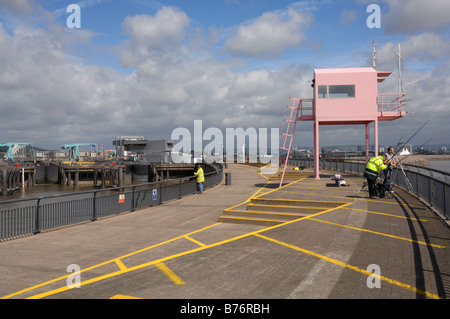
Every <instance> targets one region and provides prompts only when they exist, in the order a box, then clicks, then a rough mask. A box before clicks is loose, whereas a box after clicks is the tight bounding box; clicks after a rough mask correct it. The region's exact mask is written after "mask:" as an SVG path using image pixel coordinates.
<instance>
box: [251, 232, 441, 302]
mask: <svg viewBox="0 0 450 319" xmlns="http://www.w3.org/2000/svg"><path fill="white" fill-rule="evenodd" d="M255 236H257V237H260V238H262V239H265V240H269V241H271V242H274V243H276V244H279V245H282V246H285V247H288V248H291V249H294V250H297V251H300V252H302V253H305V254H308V255H311V256H314V257H316V258H320V259H323V260H325V261H327V262H330V263H333V264H335V265H338V266H341V267H344V268H348V269H351V270H354V271H356V272H359V273H362V274H364V275H366V276H372V277H373V278H378V279H380V280H382V281H384V282H387V283H390V284H392V285H396V286H398V287H401V288H404V289H407V290H410V291H412V292H414V293H418V294H421V295H425V296H427V297H429V298H432V299H441V297H439V296H438V295H436V294H434V293H431V292H428V291H426V290H421V289H418V288H416V287H413V286H411V285H408V284H405V283H402V282H400V281H397V280H394V279H390V278H388V277H385V276H380V275H377V274H375V273H372V272H369V271H367V270H364V269H361V268H358V267H355V266H352V265H349V264H347V263H344V262H342V261H339V260H337V259H334V258H330V257H327V256H324V255H321V254H318V253H315V252H313V251H310V250H306V249H303V248H300V247H298V246H294V245H291V244H288V243H285V242H282V241H279V240H276V239H273V238H270V237H267V236H263V235H260V234H255Z"/></svg>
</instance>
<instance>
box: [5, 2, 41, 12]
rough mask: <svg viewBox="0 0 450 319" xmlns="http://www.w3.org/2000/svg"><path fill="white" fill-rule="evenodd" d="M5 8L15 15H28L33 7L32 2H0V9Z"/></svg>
mask: <svg viewBox="0 0 450 319" xmlns="http://www.w3.org/2000/svg"><path fill="white" fill-rule="evenodd" d="M2 7H6V8H8V9H9V10H11V11H12V12H14V13H15V14H19V15H29V14H30V13H31V11H32V10H33V7H34V1H33V0H0V9H2Z"/></svg>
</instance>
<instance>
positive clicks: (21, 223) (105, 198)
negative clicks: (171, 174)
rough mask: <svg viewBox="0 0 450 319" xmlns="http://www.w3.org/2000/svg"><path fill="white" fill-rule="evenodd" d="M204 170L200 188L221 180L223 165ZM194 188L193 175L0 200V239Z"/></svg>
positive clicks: (146, 204) (148, 203) (92, 218)
mask: <svg viewBox="0 0 450 319" xmlns="http://www.w3.org/2000/svg"><path fill="white" fill-rule="evenodd" d="M214 166H215V169H214V171H213V172H210V173H205V182H204V183H203V187H204V189H208V188H212V187H214V186H216V185H218V184H220V183H221V182H222V180H223V166H222V165H221V164H214ZM196 192H197V182H196V180H195V177H194V176H188V177H183V178H178V179H172V180H165V181H160V182H153V183H145V184H139V185H129V186H122V187H116V188H109V189H99V190H92V191H84V192H76V193H70V194H61V195H52V196H45V197H44V196H42V197H37V198H31V199H15V200H5V201H0V241H5V240H9V239H13V238H17V237H21V236H25V235H33V234H38V233H40V232H43V231H47V230H53V229H58V228H61V227H66V226H70V225H74V224H78V223H82V222H88V221H95V220H97V219H99V218H103V217H108V216H113V215H116V214H120V213H123V212H132V211H135V210H138V209H142V208H147V207H152V206H156V205H160V204H162V203H164V202H167V201H170V200H174V199H179V198H182V197H184V196H187V195H190V194H195V193H196Z"/></svg>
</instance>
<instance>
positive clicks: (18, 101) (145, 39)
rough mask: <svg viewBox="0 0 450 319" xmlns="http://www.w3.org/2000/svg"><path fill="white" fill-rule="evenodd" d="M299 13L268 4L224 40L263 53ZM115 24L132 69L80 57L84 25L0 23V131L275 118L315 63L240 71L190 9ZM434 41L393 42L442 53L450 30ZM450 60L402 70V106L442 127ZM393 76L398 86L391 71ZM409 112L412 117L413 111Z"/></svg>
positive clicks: (422, 55) (285, 42) (57, 137)
mask: <svg viewBox="0 0 450 319" xmlns="http://www.w3.org/2000/svg"><path fill="white" fill-rule="evenodd" d="M269 22H271V23H272V26H271V27H270V28H269V25H268V23H269ZM306 23H307V20H306V19H305V17H304V16H302V15H301V14H299V13H298V12H295V11H293V10H289V11H286V12H285V13H283V12H272V13H266V14H264V15H262V16H261V17H259V18H257V19H256V20H254V21H253V23H251V24H248V25H246V26H242V29H240V28H238V29H237V30H238V31H242V33H240V32H238V33H237V34H236V36H235V37H234V38H232V39H231V38H230V41H231V42H232V40H233V41H237V40H242V39H244V38H245V37H247V38H248V39H250V38H251V36H252V35H253V36H254V37H255V39H259V40H260V41H256V40H254V42H253V45H254V47H251V46H246V44H247V45H249V44H250V43H244V42H240V46H237V45H238V44H239V42H234V44H235V45H236V47H235V48H234V50H235V51H233V52H239V53H241V54H244V53H245V54H248V55H260V56H267V55H268V54H275V53H279V52H282V51H284V50H286V49H288V48H290V47H292V46H298V45H299V43H301V41H302V40H303V39H304V34H303V30H302V26H304V25H305V24H306ZM122 25H123V28H124V30H125V31H126V32H128V34H129V41H127V42H126V43H124V44H122V45H121V46H120V47H119V49H118V52H120V58H121V61H122V62H123V64H124V65H126V66H130V67H132V70H133V71H132V72H131V74H124V73H121V72H119V71H116V70H112V69H110V68H106V67H103V66H101V65H89V64H87V63H84V62H83V61H81V60H80V59H77V58H74V57H73V56H72V54H73V51H72V50H71V49H69V48H70V44H71V43H73V41H75V39H76V40H77V41H86V43H88V42H89V41H91V36H92V34H90V33H89V30H78V31H84V32H87V33H84V34H81V33H79V32H63V30H62V29H63V28H62V27H59V28H58V27H51V28H48V29H42V28H32V27H30V26H27V27H18V28H16V29H15V30H14V32H13V33H11V32H10V33H8V32H6V31H5V30H4V28H3V24H2V23H0V116H1V121H0V132H1V136H0V137H1V140H0V142H7V141H23V142H33V143H35V144H36V145H38V146H47V145H49V144H50V145H56V146H58V145H61V144H63V143H76V142H94V143H104V144H105V145H107V146H108V147H110V145H111V141H112V140H113V139H114V136H116V135H144V136H146V137H147V138H149V139H159V138H169V137H170V134H171V132H172V130H173V129H175V128H176V127H187V128H192V126H193V121H194V120H196V119H201V120H203V125H204V129H206V128H207V127H218V128H220V129H225V128H226V127H233V128H238V127H243V128H248V127H255V128H259V127H266V128H272V127H283V124H284V123H283V119H285V118H286V117H287V114H286V111H287V108H286V105H287V104H288V103H289V97H290V96H293V97H299V98H305V97H306V98H310V97H311V95H312V90H311V87H310V83H311V79H312V67H310V66H300V65H298V64H295V65H283V66H281V67H277V68H273V69H269V68H261V67H258V68H253V69H252V68H250V67H249V68H248V69H249V70H248V71H242V70H241V71H239V67H240V66H242V64H239V63H243V62H242V60H233V59H232V58H230V59H221V60H219V59H217V58H215V57H213V53H212V51H209V50H210V48H211V47H210V45H209V44H208V45H205V44H204V43H203V42H202V40H203V38H202V37H201V36H202V35H203V34H202V33H201V32H199V33H197V35H199V37H198V38H195V37H194V35H195V34H190V33H189V31H190V18H189V17H188V16H187V15H186V13H184V12H183V11H181V10H180V9H176V8H172V7H165V8H163V9H161V10H160V11H158V12H156V13H155V14H154V15H152V16H150V15H140V16H133V17H127V18H126V19H125V20H124V21H123V24H122ZM265 28H269V29H265ZM262 30H270V32H268V31H267V32H262ZM215 31H216V32H219V31H221V30H219V29H215ZM244 31H245V32H244ZM250 31H251V32H254V33H249V32H250ZM276 35H278V36H279V38H277V36H276ZM204 38H205V39H206V38H207V37H204ZM186 39H188V40H192V41H198V42H197V43H198V45H196V46H195V47H194V46H188V45H187V43H185V42H186V41H185V40H186ZM443 40H445V39H444V38H443V37H442V36H439V35H436V34H434V33H425V34H422V35H415V36H411V37H409V38H407V39H406V40H404V41H403V42H402V50H403V52H404V54H405V55H406V57H407V58H409V59H413V58H414V59H422V60H427V61H438V62H437V63H442V61H441V60H442V57H445V56H448V54H449V47H448V43H447V42H448V41H447V42H446V41H443ZM231 42H228V44H227V45H231V44H230V43H231ZM260 42H265V43H260ZM269 44H270V45H269ZM228 49H229V50H231V48H230V47H228ZM273 49H275V50H273ZM394 49H396V44H394V43H388V44H386V45H384V46H382V47H381V48H380V49H379V51H380V54H379V58H380V60H379V64H380V65H381V66H380V68H382V66H383V65H384V66H392V68H394V67H395V65H394V64H392V62H393V52H392V51H393V50H394ZM202 50H205V51H202ZM278 50H281V51H278ZM384 57H386V58H384ZM222 58H223V56H222ZM312 62H313V61H312ZM388 63H391V64H390V65H389V64H388ZM244 66H245V65H244ZM449 71H450V70H449V65H448V63H447V64H443V65H441V66H440V67H436V68H435V69H433V70H429V71H427V72H415V73H414V77H412V75H411V78H413V79H414V82H412V81H410V80H409V79H410V74H411V73H408V74H407V75H405V90H406V91H407V93H408V94H409V96H410V97H411V98H412V101H411V103H410V105H409V106H410V108H411V109H412V110H416V111H417V110H420V109H422V110H423V111H426V113H427V114H432V113H434V114H435V117H436V120H437V121H439V122H438V125H440V126H441V127H446V126H445V123H444V122H443V121H444V120H443V119H445V118H446V116H447V115H446V114H448V111H447V109H446V107H447V106H448V103H449V101H448V99H449V96H450V92H448V88H449V87H450V85H449V83H448V72H449ZM390 80H392V81H393V82H392V83H393V88H394V89H395V88H396V86H395V78H394V77H392V79H390ZM410 119H411V120H410ZM447 119H448V116H447ZM402 121H403V120H400V121H399V122H398V123H400V125H398V123H397V122H396V123H393V125H389V126H388V127H386V129H383V130H380V135H381V136H383V138H384V137H385V136H386V137H387V138H389V137H392V136H393V132H394V135H395V132H397V131H398V129H399V128H398V126H400V127H408V125H410V126H411V122H408V123H406V122H405V121H403V122H404V123H406V124H402ZM408 121H413V122H412V123H416V122H414V119H413V118H411V117H410V118H408ZM310 124H311V123H301V125H298V126H297V132H298V133H296V134H297V135H296V141H298V144H299V145H304V144H311V143H312V134H311V125H310ZM339 129H341V128H339ZM358 130H359V131H358ZM324 132H326V130H325V129H324ZM338 132H339V130H337V129H336V130H335V131H333V132H331V133H330V134H331V135H333V136H344V138H341V139H338V140H339V141H340V142H343V143H344V144H345V143H347V142H348V143H352V142H354V141H355V140H357V141H361V138H360V136H363V133H364V132H362V130H361V129H360V128H357V130H356V132H358V133H357V134H359V135H358V136H352V134H350V133H349V132H350V131H348V130H347V131H346V133H345V134H344V135H339V134H337V133H338ZM361 132H362V133H361ZM330 134H329V135H330ZM361 134H362V135H361ZM324 136H325V138H323V139H322V140H321V141H322V142H323V143H325V144H326V143H327V142H325V141H326V139H327V138H328V137H329V136H327V133H324ZM395 138H397V136H395ZM395 138H394V139H395ZM330 140H331V137H330ZM363 142H364V141H363V140H362V142H361V143H363Z"/></svg>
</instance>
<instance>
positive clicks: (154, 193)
mask: <svg viewBox="0 0 450 319" xmlns="http://www.w3.org/2000/svg"><path fill="white" fill-rule="evenodd" d="M156 195H157V193H156V189H154V190H153V196H152V199H153V200H156Z"/></svg>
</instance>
